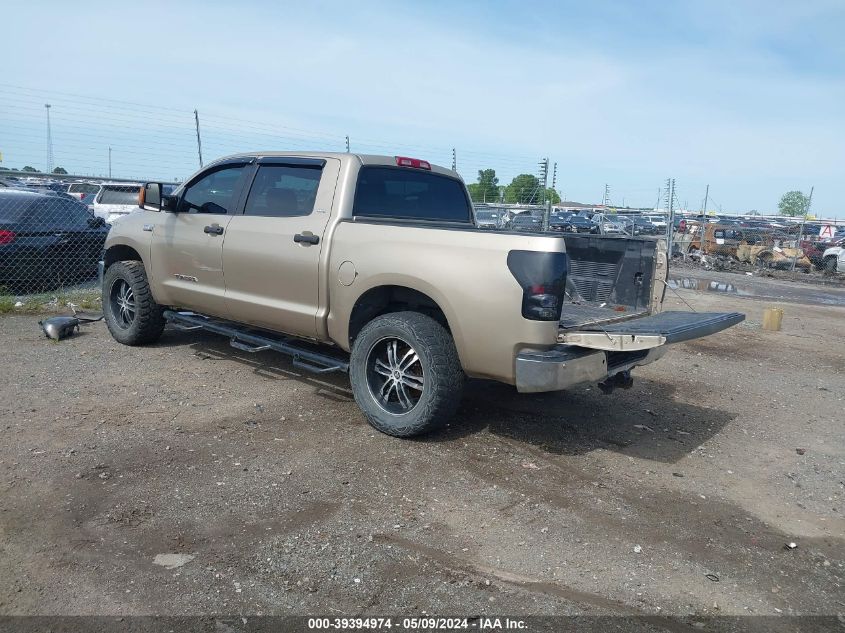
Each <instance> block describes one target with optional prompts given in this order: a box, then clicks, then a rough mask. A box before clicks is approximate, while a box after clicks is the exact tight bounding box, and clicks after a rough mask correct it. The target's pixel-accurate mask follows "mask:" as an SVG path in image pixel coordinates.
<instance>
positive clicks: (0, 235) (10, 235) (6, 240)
mask: <svg viewBox="0 0 845 633" xmlns="http://www.w3.org/2000/svg"><path fill="white" fill-rule="evenodd" d="M14 241H15V233H14V231H0V245H3V244H11V243H12V242H14Z"/></svg>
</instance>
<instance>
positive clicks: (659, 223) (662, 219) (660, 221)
mask: <svg viewBox="0 0 845 633" xmlns="http://www.w3.org/2000/svg"><path fill="white" fill-rule="evenodd" d="M643 217H644V218H646V219H647V220H648V221H649V222H651V223H652V224H653V225H654V226H656V227H657V228H658V229H660V233H665V232H666V227H667V226H668V221H667V218H666V216H663V215H644V216H643Z"/></svg>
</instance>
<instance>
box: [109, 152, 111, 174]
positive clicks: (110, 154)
mask: <svg viewBox="0 0 845 633" xmlns="http://www.w3.org/2000/svg"><path fill="white" fill-rule="evenodd" d="M109 178H111V145H109Z"/></svg>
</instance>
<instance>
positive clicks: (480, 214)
mask: <svg viewBox="0 0 845 633" xmlns="http://www.w3.org/2000/svg"><path fill="white" fill-rule="evenodd" d="M475 217H476V218H478V219H479V220H495V219H496V218H498V217H499V216H498V214H496V213H491V212H490V211H476V212H475Z"/></svg>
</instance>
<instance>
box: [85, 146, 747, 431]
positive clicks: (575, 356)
mask: <svg viewBox="0 0 845 633" xmlns="http://www.w3.org/2000/svg"><path fill="white" fill-rule="evenodd" d="M140 207H141V208H140V209H137V212H135V213H130V214H128V215H127V216H126V217H125V218H124V219H122V220H121V221H120V222H118V223H117V224H115V225H114V226H113V227H112V229H111V231H110V233H109V236H108V240H107V242H106V248H105V251H104V259H103V262H102V265H101V270H102V296H103V309H104V313H105V320H106V323H107V324H108V328H109V330H110V332H111V334H112V335H113V336H114V338H115V339H116V340H117V341H119V342H121V343H123V344H126V345H142V344H149V343H153V342H154V341H156V340H157V339H158V338H159V337H160V336H161V334H162V331H163V330H164V327H165V324H166V323H168V322H170V323H172V324H173V325H174V326H176V327H178V328H183V329H204V330H207V331H211V332H216V333H219V334H221V335H223V336H226V337H228V338H229V339H230V342H231V345H233V346H234V347H236V348H237V349H239V350H241V351H246V352H258V351H262V350H276V351H279V352H282V353H284V354H287V355H289V356H291V357H292V359H293V360H292V362H293V366H294V367H295V368H296V369H298V370H299V371H301V372H303V373H313V374H317V375H320V374H326V373H331V372H341V373H347V374H348V375H349V380H350V382H351V386H352V391H353V394H354V397H355V400H356V402H357V404H358V406H359V407H360V409H361V410H362V412H363V413H364V416H365V417H366V418H367V420H368V421H369V423H370V424H371V425H372V426H373V427H375V428H376V429H378V430H379V431H382V432H384V433H387V434H390V435H394V436H400V437H408V436H413V435H417V434H420V433H425V432H429V431H432V430H434V429H436V428H439V427H441V426H442V425H443V424H445V423H446V422H447V421H448V420H449V419H450V418H451V417H452V415H453V414H454V413H455V411H456V409H457V407H458V404H459V402H460V399H461V392H462V388H463V383H464V378H465V377H466V376H470V377H475V378H486V379H491V380H496V381H499V382H502V383H506V384H509V385H513V386H514V387H515V388H516V389H517V390H518V391H520V392H529V393H530V392H542V391H557V390H561V389H567V388H569V387H572V386H574V385H579V384H583V383H591V382H592V383H600V384H601V386H602V389H603V390H605V391H607V392H610V391H612V390H613V389H614V388H615V387H628V386H630V385H631V381H632V378H631V373H630V372H631V370H632V369H633V368H634V367H637V366H640V365H645V364H648V363H651V362H653V361H655V360H657V359H658V358H660V357H661V356H662V355H663V354H664V353H665V351H666V349H667V348H668V346H669V345H671V344H673V343H678V342H681V341H687V340H690V339H694V338H697V337H702V336H707V335H709V334H713V333H714V332H718V331H720V330H723V329H725V328H728V327H730V326H732V325H735V324H737V323H739V322H740V321H742V320H743V319H744V315H742V314H739V313H734V312H728V313H720V312H706V313H701V312H674V311H668V312H664V311H662V303H663V297H664V294H665V291H666V279H667V268H668V261H667V254H666V247H665V243H664V241H663V240H659V239H654V238H638V237H625V236H603V235H590V234H578V233H567V234H565V235H561V234H540V233H527V232H524V231H518V230H513V231H490V230H485V229H481V228H479V227H478V226H477V225H476V221H475V219H474V214H473V209H472V204H471V202H470V197H469V194H468V192H467V189H466V187H465V186H464V183H463V181H462V180H461V178H460V176H459V175H458V174H457V173H456V172H454V171H451V170H449V169H446V168H443V167H438V166H436V165H432V164H430V163H429V162H428V161H425V160H420V159H416V158H409V157H403V156H371V155H358V154H352V153H285V152H267V153H257V154H241V155H236V156H230V157H227V158H223V159H220V160H218V161H216V162H214V163H212V164H211V165H208V166H206V167H205V168H203V169H202V170H200V171H199V172H197V173H196V174H195V175H193V176H192V177H191V178H189V179H188V180H187V181H186V182H185V183H184V184H182V185H181V186H180V187H179V188H178V189H176V191H174V192H173V193H172V194H169V195H168V194H163V189H162V184H161V183H147V184H145V185H144V186H143V188H142V192H141V196H140ZM514 228H518V227H514Z"/></svg>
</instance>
